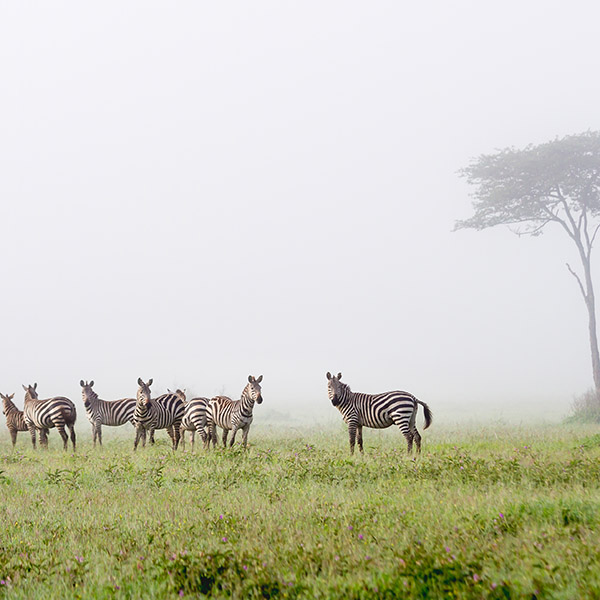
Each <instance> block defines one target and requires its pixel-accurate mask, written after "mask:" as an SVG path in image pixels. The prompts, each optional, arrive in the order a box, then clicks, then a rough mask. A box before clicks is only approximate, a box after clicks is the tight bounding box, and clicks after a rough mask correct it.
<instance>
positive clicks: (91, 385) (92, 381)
mask: <svg viewBox="0 0 600 600" xmlns="http://www.w3.org/2000/svg"><path fill="white" fill-rule="evenodd" d="M88 385H89V386H90V387H94V380H93V379H92V380H91V381H90V382H89V383H88Z"/></svg>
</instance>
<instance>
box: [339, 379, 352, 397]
mask: <svg viewBox="0 0 600 600" xmlns="http://www.w3.org/2000/svg"><path fill="white" fill-rule="evenodd" d="M339 383H340V385H341V386H342V389H343V390H344V391H345V392H348V393H350V394H351V393H352V390H351V389H350V386H349V385H348V384H347V383H344V382H343V381H340V382H339Z"/></svg>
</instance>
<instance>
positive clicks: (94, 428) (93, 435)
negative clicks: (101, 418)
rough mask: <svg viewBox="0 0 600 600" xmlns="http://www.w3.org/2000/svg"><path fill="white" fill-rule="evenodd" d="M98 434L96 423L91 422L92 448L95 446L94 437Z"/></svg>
mask: <svg viewBox="0 0 600 600" xmlns="http://www.w3.org/2000/svg"><path fill="white" fill-rule="evenodd" d="M97 436H98V431H97V426H96V423H92V442H93V443H94V448H95V447H96V437H97Z"/></svg>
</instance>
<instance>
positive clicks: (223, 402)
mask: <svg viewBox="0 0 600 600" xmlns="http://www.w3.org/2000/svg"><path fill="white" fill-rule="evenodd" d="M239 404H240V401H239V400H232V399H231V398H230V397H229V396H215V397H214V398H211V399H210V400H209V403H208V418H209V419H211V420H212V421H213V422H214V424H215V425H218V426H219V427H221V428H222V429H231V417H232V415H233V413H234V412H235V411H236V408H237V407H238V405H239Z"/></svg>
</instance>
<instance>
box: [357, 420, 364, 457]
mask: <svg viewBox="0 0 600 600" xmlns="http://www.w3.org/2000/svg"><path fill="white" fill-rule="evenodd" d="M356 441H357V442H358V449H359V450H360V453H361V454H362V453H363V439H362V425H359V426H358V427H357V428H356Z"/></svg>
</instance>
